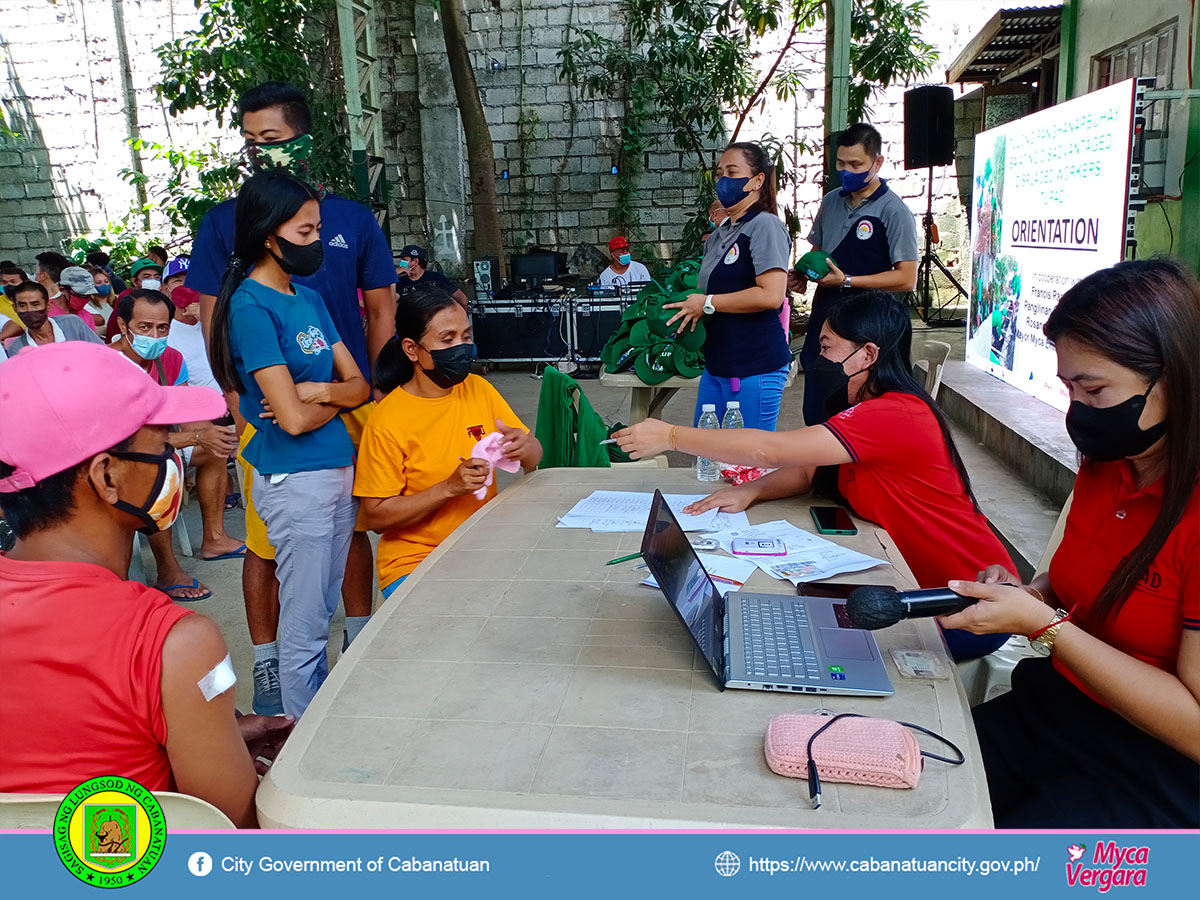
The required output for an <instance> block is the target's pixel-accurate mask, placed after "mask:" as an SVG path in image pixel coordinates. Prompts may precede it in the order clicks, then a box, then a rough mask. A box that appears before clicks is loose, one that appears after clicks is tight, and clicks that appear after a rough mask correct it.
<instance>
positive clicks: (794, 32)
mask: <svg viewBox="0 0 1200 900" xmlns="http://www.w3.org/2000/svg"><path fill="white" fill-rule="evenodd" d="M621 9H622V11H623V14H624V15H623V18H624V21H625V22H626V23H627V25H626V28H625V33H624V34H623V35H620V36H616V37H614V36H612V34H611V33H601V32H600V31H596V30H592V29H576V30H574V31H573V32H571V33H570V34H569V36H568V40H567V42H566V43H565V44H564V45H563V47H562V49H561V51H560V52H559V58H560V60H561V67H560V75H561V77H562V78H563V79H564V80H566V81H568V82H570V83H572V84H574V85H576V87H577V88H578V89H579V90H580V92H581V93H582V95H583V96H584V97H594V98H601V99H608V100H616V101H620V102H622V103H623V104H624V108H625V116H624V120H623V122H622V130H621V138H620V145H619V147H618V148H617V154H616V155H617V157H618V159H620V160H623V161H624V166H627V167H628V168H627V169H624V166H623V170H624V171H627V172H628V176H627V180H630V181H636V176H637V175H638V174H639V173H640V162H639V161H638V160H640V159H641V157H642V155H643V154H644V152H645V151H646V150H649V149H651V148H652V147H653V146H654V145H655V143H656V142H657V140H658V132H659V131H660V130H661V129H662V128H665V130H666V133H667V135H668V137H669V140H670V142H671V144H672V145H673V146H674V147H675V148H676V149H678V150H680V151H682V152H683V153H684V154H685V159H687V160H690V161H691V163H692V164H693V165H694V166H695V169H696V171H697V172H698V173H699V184H698V191H697V197H696V207H695V213H694V215H693V217H692V219H691V220H690V221H689V222H688V224H687V226H686V227H685V230H684V241H683V243H684V246H683V252H684V253H685V254H686V253H693V252H695V251H696V250H697V249H698V247H699V237H700V234H701V233H702V232H703V231H704V230H707V212H708V207H709V205H710V204H711V202H712V199H713V188H712V177H711V170H712V168H713V167H714V166H715V164H716V159H717V154H718V151H719V150H720V149H721V148H722V147H724V146H725V144H726V143H727V142H728V141H729V140H733V139H737V138H739V137H742V135H741V130H742V126H743V125H744V124H745V122H746V120H747V119H748V117H749V116H750V115H752V114H753V113H754V112H755V111H758V110H761V109H762V108H763V106H764V105H765V103H766V102H767V99H768V98H769V97H771V96H774V97H775V98H776V99H778V100H789V99H791V98H792V97H794V96H795V94H796V92H797V91H799V90H803V89H808V90H817V89H821V88H823V84H811V85H810V84H805V77H806V72H807V71H808V70H810V69H811V67H812V61H811V55H812V54H811V51H806V50H805V47H806V46H808V45H810V44H811V43H812V42H811V39H810V40H808V41H804V40H802V39H803V37H804V33H805V31H806V30H807V29H811V28H813V27H814V26H816V25H817V24H818V23H819V22H821V21H822V20H823V18H824V14H825V4H824V2H822V0H622V2H621ZM925 17H926V7H925V5H924V3H921V2H907V0H854V3H853V9H852V16H851V51H850V66H851V86H850V98H849V99H850V107H849V109H850V119H851V121H856V120H859V119H862V118H864V117H866V116H867V114H868V111H869V102H870V98H871V96H872V94H873V93H874V92H875V91H876V90H878V89H881V88H886V87H889V86H890V85H892V84H896V83H900V82H904V81H907V80H909V79H911V78H912V77H913V76H916V75H920V74H923V73H925V72H928V71H929V70H930V69H931V68H932V66H933V63H934V61H935V59H936V55H935V53H934V51H933V48H932V46H931V45H930V44H928V43H927V42H925V41H924V40H922V39H921V37H920V34H919V30H920V27H921V26H922V24H923V23H924V22H925ZM763 45H767V46H771V47H773V48H775V49H773V50H771V51H770V53H769V55H767V56H766V58H763V57H762V56H761V55H760V53H759V49H758V48H760V47H761V46H763ZM806 63H807V64H806ZM810 77H811V76H810ZM728 122H732V123H733V124H732V128H730V127H729V126H728V125H727V123H728ZM756 137H757V139H758V140H759V141H760V142H761V143H763V144H764V146H766V147H767V148H768V150H769V151H770V152H771V153H772V155H773V157H774V159H775V162H776V164H777V165H776V173H777V179H778V186H779V187H783V186H784V185H785V184H787V183H788V182H789V179H790V178H792V177H794V176H793V174H792V173H793V171H794V168H795V166H794V163H795V161H796V160H797V159H798V158H799V157H800V156H802V155H804V154H807V153H811V152H814V151H816V150H817V149H818V148H817V147H813V146H809V145H808V144H807V143H805V142H804V141H803V140H802V139H800V138H798V137H797V136H795V135H789V136H785V137H776V136H773V135H756ZM789 162H790V163H792V165H791V166H789V165H788V163H789ZM618 200H619V203H618V205H619V207H620V208H618V209H617V210H615V211H614V216H613V218H614V221H615V222H616V223H617V224H622V225H626V227H631V228H633V227H636V223H637V212H636V204H635V202H634V201H635V200H636V184H633V185H630V186H627V188H626V189H625V190H624V191H623V193H622V195H621V196H620V197H619V198H618ZM785 218H786V219H787V221H788V224H789V227H790V228H793V229H794V228H796V227H798V224H799V223H798V221H797V219H796V215H795V211H793V210H785Z"/></svg>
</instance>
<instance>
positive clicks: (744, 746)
mask: <svg viewBox="0 0 1200 900" xmlns="http://www.w3.org/2000/svg"><path fill="white" fill-rule="evenodd" d="M656 487H658V488H662V489H663V490H664V491H666V492H676V493H692V492H699V488H700V487H701V486H699V485H698V484H697V482H696V481H695V479H694V477H693V476H692V474H691V473H690V472H689V471H688V470H683V469H670V470H662V469H634V470H620V469H553V470H548V471H542V472H537V473H535V474H533V475H531V476H529V477H528V478H526V479H524V480H523V481H521V482H519V483H518V484H517V485H515V486H513V487H510V488H508V489H507V490H505V491H503V492H502V493H501V494H500V495H499V497H497V498H496V499H495V500H494V501H492V502H491V503H489V504H488V505H487V506H485V507H484V508H483V509H481V510H480V511H479V512H478V513H476V514H475V516H473V517H472V518H471V519H470V520H468V521H467V522H466V523H464V524H463V526H462V527H460V528H459V529H458V530H457V531H455V532H454V534H453V535H451V536H450V537H449V538H448V539H447V540H446V541H445V542H444V543H443V544H442V545H441V546H440V547H439V548H438V549H437V550H436V551H435V552H434V553H433V554H432V555H431V556H430V557H429V558H428V559H427V560H426V561H425V562H424V563H422V565H421V566H420V567H419V568H418V569H417V570H416V571H415V572H414V573H413V574H412V575H411V576H409V578H408V579H407V581H405V583H404V584H403V585H401V587H400V588H399V589H398V590H397V591H396V593H395V594H393V595H392V598H391V599H390V600H388V601H386V602H385V603H384V604H383V606H382V607H381V608H380V609H379V611H378V612H376V614H375V616H374V618H373V619H372V620H371V622H370V623H369V624H368V625H367V627H366V629H365V630H364V631H363V632H362V634H361V635H360V636H359V638H358V639H357V640H356V641H355V642H354V645H353V646H352V647H351V648H350V651H349V652H348V654H347V655H346V656H345V658H344V659H342V660H340V661H339V662H338V663H337V664H336V665H335V666H334V668H333V671H332V672H331V673H330V676H329V680H328V681H327V682H326V683H325V685H324V686H323V687H322V688H321V690H320V691H319V692H318V693H317V696H316V699H315V700H314V701H313V703H312V705H311V706H310V707H309V708H308V712H307V713H306V714H305V715H304V717H303V718H302V719H301V721H300V722H299V723H298V725H297V727H296V730H295V732H294V733H293V734H292V736H291V738H290V739H289V740H288V743H287V745H286V746H285V747H284V749H283V752H282V753H281V754H280V756H279V759H278V761H277V762H276V763H275V765H274V766H273V768H272V769H271V771H270V773H269V774H268V775H267V776H266V778H265V779H264V780H263V782H262V785H261V787H260V789H259V792H258V814H259V820H260V822H261V823H262V824H263V826H264V827H293V828H418V829H433V828H621V829H634V828H745V827H766V828H823V829H829V828H885V829H891V828H987V827H990V826H991V813H990V807H989V804H988V796H987V782H986V779H985V777H984V772H983V767H982V764H981V762H980V756H979V749H978V746H977V742H976V738H975V732H974V728H973V726H972V723H971V713H970V709H969V707H968V705H967V701H966V697H965V695H964V693H963V691H962V688H961V686H960V684H959V682H958V680H957V679H956V678H955V677H953V676H952V677H951V678H950V679H948V680H943V681H934V680H908V679H904V678H903V677H901V676H900V675H899V673H898V672H897V671H896V669H895V666H894V664H893V663H892V660H891V657H890V654H889V652H888V651H889V650H890V649H892V648H905V649H919V650H924V651H927V652H929V653H932V654H934V655H936V656H938V657H939V658H941V659H942V660H943V662H944V664H945V665H946V666H947V668H948V669H949V670H950V671H953V666H952V664H950V663H949V661H948V660H947V659H946V656H945V648H944V644H943V642H942V640H941V637H940V635H939V634H938V632H937V629H936V626H935V625H934V623H933V621H932V620H930V619H919V620H909V621H906V622H903V623H901V624H899V625H897V626H895V627H893V628H890V629H886V630H884V631H879V632H876V635H877V638H878V641H879V645H880V648H881V650H882V652H883V656H884V658H885V660H886V665H887V668H888V672H889V675H890V676H891V678H892V682H893V684H894V685H895V688H896V693H895V695H894V696H892V697H887V698H880V697H858V698H851V697H839V696H830V695H825V696H821V697H818V696H808V695H794V694H773V693H761V692H755V691H740V690H727V691H724V692H721V691H719V690H718V689H717V686H716V683H715V681H714V679H713V677H712V675H711V673H709V672H708V671H706V670H705V669H704V667H703V662H702V661H701V660H700V658H699V656H698V654H697V653H696V652H694V649H693V647H694V645H693V644H692V642H691V639H690V638H689V636H688V635H687V634H686V632H685V631H684V629H683V626H682V625H681V624H680V623H679V621H678V620H677V619H676V618H675V615H674V613H673V612H672V611H671V609H670V608H669V606H668V605H667V602H666V600H665V599H664V598H663V596H662V594H661V593H659V592H658V591H657V590H654V589H651V588H648V587H644V586H642V585H641V584H639V583H638V582H639V581H640V580H641V579H642V578H643V577H644V575H645V574H646V573H645V570H638V569H634V568H633V565H634V563H632V562H630V563H625V564H622V565H615V566H606V565H605V562H606V561H607V560H609V559H612V558H614V557H616V556H619V555H623V554H628V553H632V552H635V551H636V550H637V549H638V548H639V546H640V542H641V535H640V534H592V533H591V532H588V531H580V530H574V529H561V528H555V527H554V524H555V522H556V519H557V517H558V516H559V515H561V514H563V513H565V512H566V511H567V510H569V509H570V508H571V506H573V505H574V504H575V502H576V501H578V500H579V499H581V498H582V497H585V496H587V495H588V494H589V493H591V491H593V490H595V489H616V490H646V491H651V490H653V489H654V488H656ZM807 506H808V502H807V498H796V499H792V500H782V501H772V502H770V503H764V504H761V505H758V506H755V507H752V508H751V509H750V511H749V515H750V521H751V522H765V521H770V520H772V519H777V518H781V517H783V518H787V519H789V520H790V521H792V522H794V523H796V524H798V525H801V526H804V525H806V524H807V523H808V522H809V521H810V520H809V516H808V512H807ZM858 527H859V533H858V535H856V536H854V537H846V538H837V540H839V541H844V542H845V543H846V544H847V545H848V546H851V547H853V548H855V549H858V550H861V551H863V552H866V553H870V554H871V555H873V556H880V557H882V558H885V559H888V560H891V561H892V563H893V565H892V566H887V567H877V568H875V569H872V570H869V571H866V572H861V573H858V574H856V575H853V576H843V580H852V581H857V582H864V583H880V584H894V585H898V586H902V587H913V586H914V582H913V578H912V575H911V573H910V571H909V569H908V567H907V566H906V565H905V563H904V560H903V558H902V557H901V556H900V553H899V552H898V551H897V549H896V545H895V544H894V543H893V542H892V540H891V539H890V538H889V537H888V535H887V534H886V533H885V532H883V531H881V530H879V529H877V528H875V527H873V526H871V525H870V524H869V523H866V522H862V521H859V522H858ZM748 587H750V588H752V589H755V590H767V591H771V590H774V591H779V592H784V593H787V592H790V591H791V589H792V588H791V585H790V584H788V583H786V582H781V581H776V580H775V579H772V578H770V577H768V576H767V575H765V574H763V573H761V572H758V573H755V575H754V576H753V577H752V578H751V580H750V582H749V584H748ZM818 703H823V704H824V705H825V706H826V707H828V708H830V709H833V710H836V711H848V712H860V713H866V714H870V715H877V716H886V717H889V718H894V719H902V720H904V721H908V722H914V723H916V724H919V725H922V726H924V727H926V728H930V729H932V730H934V731H936V732H939V733H940V734H943V735H945V736H946V737H948V738H949V739H950V740H952V741H954V742H955V743H956V744H957V745H958V746H959V747H961V748H962V749H963V751H964V752H965V753H966V755H967V760H968V761H967V764H966V765H963V766H959V767H950V766H947V765H946V764H944V763H940V762H929V763H928V765H926V766H925V770H924V773H923V775H922V777H921V781H920V783H919V784H918V786H917V787H916V788H915V789H914V790H888V789H885V788H874V787H864V786H858V785H843V784H825V785H823V789H824V794H823V800H824V802H823V805H822V807H821V809H820V810H813V809H811V808H810V806H809V802H808V791H807V786H806V783H805V782H803V781H802V780H800V779H789V778H783V777H781V776H778V775H775V774H774V773H772V772H771V771H770V770H769V769H768V768H767V765H766V762H765V759H764V755H763V735H764V731H765V729H766V725H767V721H768V719H769V718H770V717H771V716H772V715H774V714H776V713H780V712H791V711H810V710H812V709H814V708H815V707H816V706H817V705H818ZM927 742H928V739H924V738H922V739H921V743H922V745H923V746H925V745H926V744H927ZM937 746H938V745H936V744H933V743H928V747H929V749H932V750H935V752H937V750H936V749H935V748H936V747H937Z"/></svg>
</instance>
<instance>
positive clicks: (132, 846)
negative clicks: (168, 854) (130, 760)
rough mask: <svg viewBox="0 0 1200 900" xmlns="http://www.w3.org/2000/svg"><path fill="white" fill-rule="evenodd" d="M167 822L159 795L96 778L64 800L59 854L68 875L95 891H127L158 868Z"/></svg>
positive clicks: (124, 781) (58, 818)
mask: <svg viewBox="0 0 1200 900" xmlns="http://www.w3.org/2000/svg"><path fill="white" fill-rule="evenodd" d="M166 842H167V821H166V817H165V816H164V815H163V810H162V807H161V806H160V805H159V803H158V801H157V800H156V799H154V795H153V794H151V793H150V792H149V791H148V790H146V789H145V788H144V787H142V786H141V785H140V784H138V783H137V782H136V781H131V780H130V779H128V778H121V777H119V776H116V775H106V776H102V777H100V778H90V779H88V780H87V781H85V782H83V784H81V785H79V786H77V787H76V788H75V789H74V790H72V791H71V792H70V793H68V794H67V796H66V797H64V798H63V802H62V803H61V804H60V805H59V807H58V812H57V813H56V814H55V816H54V849H55V850H56V851H58V858H59V859H61V860H62V863H63V865H64V866H66V867H67V870H68V871H69V872H70V873H71V874H72V875H74V876H75V877H76V878H78V879H79V880H80V881H82V882H84V883H85V884H90V885H93V886H95V887H102V888H115V887H125V886H126V885H129V884H133V883H134V882H136V881H140V880H141V879H143V878H145V877H146V876H147V875H148V874H150V870H151V869H153V868H154V867H155V865H157V864H158V861H159V859H160V858H161V857H162V854H163V848H164V847H165V846H166Z"/></svg>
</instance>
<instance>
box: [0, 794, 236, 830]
mask: <svg viewBox="0 0 1200 900" xmlns="http://www.w3.org/2000/svg"><path fill="white" fill-rule="evenodd" d="M64 796H65V794H0V829H10V828H19V829H26V828H46V829H49V828H51V827H52V826H53V824H54V814H55V813H56V812H58V807H59V804H61V803H62V800H63V797H64ZM154 799H155V800H157V801H158V802H159V804H160V805H161V806H162V808H163V814H164V816H165V817H166V820H167V830H168V831H173V830H176V829H183V828H186V829H209V828H233V827H235V826H234V824H233V822H231V821H230V820H229V817H228V816H226V815H225V813H223V812H221V811H220V810H219V809H217V808H216V807H215V806H213V805H212V804H211V803H209V802H208V801H206V800H201V799H200V798H199V797H192V796H190V795H189V794H177V793H175V792H174V791H155V792H154Z"/></svg>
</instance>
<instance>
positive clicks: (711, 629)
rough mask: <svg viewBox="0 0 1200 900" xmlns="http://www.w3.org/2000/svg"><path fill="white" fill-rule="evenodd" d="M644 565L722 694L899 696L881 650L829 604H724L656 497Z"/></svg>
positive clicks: (735, 600)
mask: <svg viewBox="0 0 1200 900" xmlns="http://www.w3.org/2000/svg"><path fill="white" fill-rule="evenodd" d="M642 559H643V560H645V562H646V565H647V567H648V568H649V569H650V571H651V573H652V574H653V575H654V580H655V581H657V582H658V585H659V588H660V589H661V590H662V592H663V594H665V595H666V598H667V600H668V601H669V602H670V604H671V606H672V608H673V609H674V610H675V612H676V614H677V615H678V616H679V618H680V620H681V621H682V622H683V624H684V626H685V627H686V628H687V630H688V633H689V634H691V636H692V639H693V640H694V641H695V642H696V646H697V647H698V648H699V649H700V652H701V653H702V654H703V655H704V658H705V660H706V661H707V662H708V665H709V668H711V669H712V673H713V675H714V676H715V677H716V679H717V684H718V686H719V687H720V688H721V689H722V690H724V689H725V688H727V687H730V688H743V689H746V690H754V691H793V692H795V693H807V694H869V695H875V696H885V695H888V694H892V693H894V689H893V688H892V682H891V679H889V678H888V675H887V671H886V670H885V669H884V665H883V659H882V657H881V656H880V654H879V646H878V645H877V644H876V643H875V638H874V636H873V635H872V634H871V633H870V632H869V631H863V630H862V629H859V628H854V627H852V626H851V625H850V622H849V620H848V618H847V617H846V612H845V607H846V604H845V603H844V602H842V601H840V600H837V599H833V598H829V597H805V596H800V597H794V596H788V595H783V594H756V593H750V592H748V591H736V592H734V593H731V594H730V595H729V596H728V597H722V596H721V592H720V591H718V590H717V588H716V585H714V584H713V581H712V579H711V578H709V576H708V573H707V572H706V571H705V570H704V566H702V565H701V564H700V559H699V557H698V556H696V551H695V550H694V549H692V545H691V544H690V543H688V539H687V535H685V534H684V533H683V529H682V528H680V527H679V522H678V521H677V520H676V519H675V515H674V514H673V513H672V512H671V509H670V507H668V506H667V503H666V501H665V500H664V499H663V495H662V492H661V491H655V492H654V502H653V504H652V505H651V506H650V518H649V520H648V521H647V522H646V532H645V534H644V535H643V536H642Z"/></svg>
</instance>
